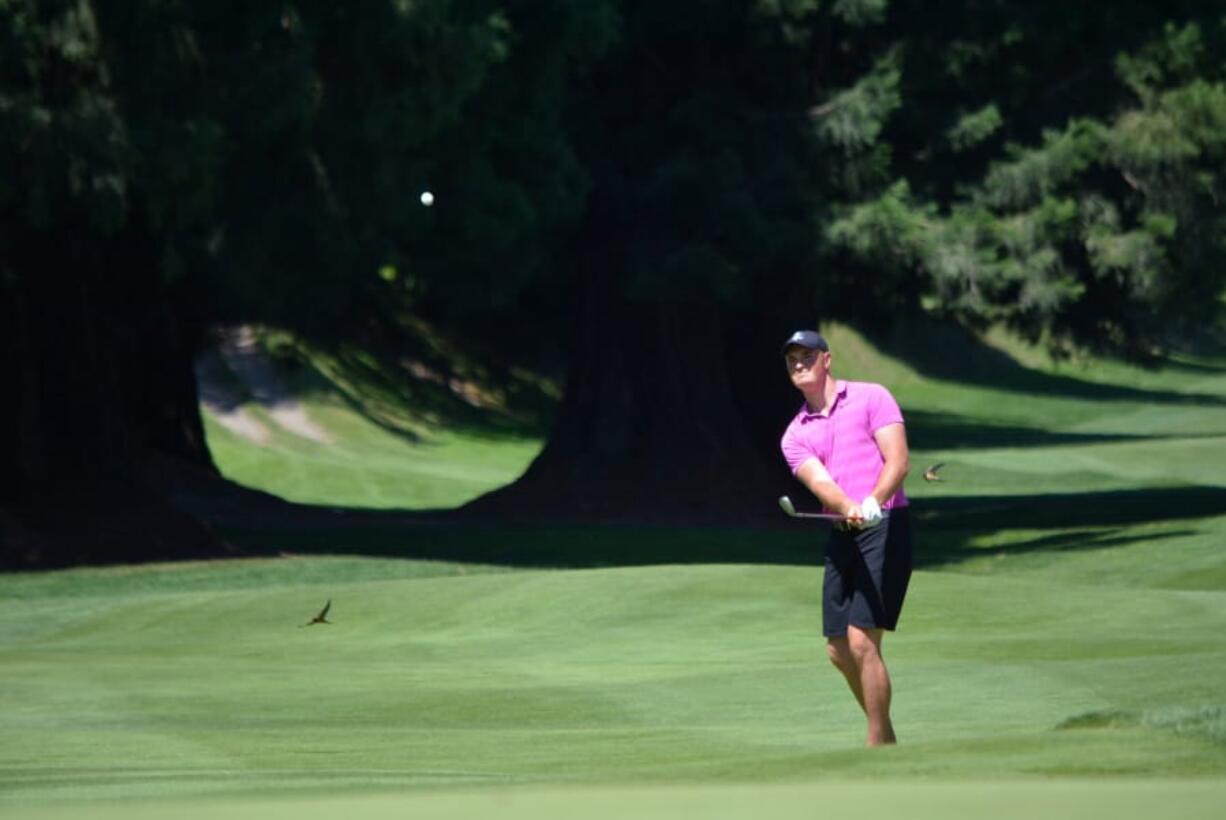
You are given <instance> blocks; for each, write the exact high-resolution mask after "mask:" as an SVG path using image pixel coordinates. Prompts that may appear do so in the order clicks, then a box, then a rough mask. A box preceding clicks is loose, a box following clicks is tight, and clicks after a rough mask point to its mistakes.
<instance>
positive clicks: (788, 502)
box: [779, 495, 796, 518]
mask: <svg viewBox="0 0 1226 820" xmlns="http://www.w3.org/2000/svg"><path fill="white" fill-rule="evenodd" d="M779 507H780V508H781V509H782V510H783V511H784V512H785V513H787V514H788V515H790V516H791V517H792V518H795V517H796V508H795V507H794V506H792V499H790V498H788V497H787V496H786V495H781V496H779Z"/></svg>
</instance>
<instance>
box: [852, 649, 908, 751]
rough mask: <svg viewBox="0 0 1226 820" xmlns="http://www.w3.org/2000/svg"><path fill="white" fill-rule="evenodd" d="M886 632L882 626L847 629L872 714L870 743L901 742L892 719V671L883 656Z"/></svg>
mask: <svg viewBox="0 0 1226 820" xmlns="http://www.w3.org/2000/svg"><path fill="white" fill-rule="evenodd" d="M883 634H884V630H881V629H861V628H859V627H856V626H849V627H848V628H847V644H848V647H849V649H850V650H851V656H852V658H853V659H854V660H855V665H856V668H857V669H858V670H859V673H860V695H861V698H862V705H863V707H864V714H865V716H867V717H868V738H867V740H866V741H865V743H866V745H868V746H882V745H885V744H887V743H895V742H897V738H896V737H895V735H894V725H893V724H892V723H891V722H890V699H891V696H892V694H893V692H892V689H891V686H890V673H889V670H887V669H886V667H885V661H884V660H883V659H882V657H881V638H882V635H883Z"/></svg>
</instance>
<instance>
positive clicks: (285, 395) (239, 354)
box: [196, 325, 332, 446]
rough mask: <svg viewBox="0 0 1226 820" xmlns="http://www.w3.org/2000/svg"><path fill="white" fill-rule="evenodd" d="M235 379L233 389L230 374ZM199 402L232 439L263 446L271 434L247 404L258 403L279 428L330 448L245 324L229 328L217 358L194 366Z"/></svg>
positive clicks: (204, 358)
mask: <svg viewBox="0 0 1226 820" xmlns="http://www.w3.org/2000/svg"><path fill="white" fill-rule="evenodd" d="M227 370H228V371H229V374H233V378H236V379H238V381H239V383H240V384H239V385H235V384H233V379H231V378H227V376H228V375H229V374H227V373H226V371H227ZM196 380H197V384H198V386H199V390H200V402H201V404H203V405H204V408H205V410H206V411H207V412H208V413H209V414H210V415H212V416H213V418H215V419H216V420H217V423H218V424H220V425H222V426H223V427H225V428H226V429H227V430H229V431H231V432H232V433H234V434H235V435H239V436H242V437H243V438H245V439H247V440H248V441H251V442H253V443H255V444H259V445H261V446H266V445H267V444H268V442H269V439H270V438H271V433H270V431H269V429H268V427H267V426H266V425H264V424H263V423H262V422H261V421H260V420H259V419H257V418H255V416H253V415H252V414H251V413H250V412H249V410H248V409H247V405H248V404H250V403H255V404H258V405H259V406H260V407H261V408H262V409H263V410H264V412H265V413H266V414H267V415H268V417H269V418H270V419H271V420H272V422H273V423H274V424H276V425H277V426H278V427H280V428H281V429H283V430H285V431H287V432H289V433H292V434H293V435H296V436H299V437H300V438H305V439H309V440H310V441H314V442H316V443H319V444H331V443H332V438H331V437H330V436H329V435H328V432H327V431H326V430H324V429H323V428H322V427H320V426H319V425H318V424H316V423H315V422H313V421H311V419H310V417H308V416H307V413H306V409H305V408H304V407H303V406H302V404H301V403H300V402H299V401H298V400H297V399H295V398H294V396H293V395H292V394H291V393H290V392H289V391H288V390H286V388H285V385H284V383H283V382H282V381H281V378H280V376H279V375H278V374H277V372H276V369H275V368H274V367H273V366H272V364H271V363H270V362H269V361H268V357H267V356H266V355H265V354H264V351H263V350H261V349H260V345H259V343H258V342H257V340H256V338H255V333H254V332H253V331H252V329H251V328H250V327H249V326H247V325H240V326H238V327H233V328H229V329H227V330H226V331H225V332H224V334H223V336H222V340H221V344H220V345H219V346H218V348H217V351H216V352H215V353H209V354H206V355H204V356H202V357H200V359H199V360H198V361H197V362H196Z"/></svg>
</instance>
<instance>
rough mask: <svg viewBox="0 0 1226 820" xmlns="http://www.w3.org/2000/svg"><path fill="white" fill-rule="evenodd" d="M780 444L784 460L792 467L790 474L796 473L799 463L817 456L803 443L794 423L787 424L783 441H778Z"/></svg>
mask: <svg viewBox="0 0 1226 820" xmlns="http://www.w3.org/2000/svg"><path fill="white" fill-rule="evenodd" d="M780 446H781V448H782V450H783V459H784V461H786V462H787V463H788V467H790V468H791V469H792V475H796V471H797V470H799V469H800V465H802V464H804V463H805V462H806V461H808V460H809V459H811V458H815V457H816V456H817V454H816V453H814V452H813V451H812V450H810V449H809V448H808V447H807V446H806V445H805V443H804V441H803V439H802V438H801V437H800V435H799V434H798V433H797V432H796V425H794V424H789V425H788V429H787V430H786V431H784V433H783V441H782V442H780Z"/></svg>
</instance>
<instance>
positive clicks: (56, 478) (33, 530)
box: [0, 232, 223, 567]
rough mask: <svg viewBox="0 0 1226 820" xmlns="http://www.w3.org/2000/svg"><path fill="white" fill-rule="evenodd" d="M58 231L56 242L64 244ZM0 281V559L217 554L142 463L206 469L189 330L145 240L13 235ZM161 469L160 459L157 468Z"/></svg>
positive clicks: (213, 541)
mask: <svg viewBox="0 0 1226 820" xmlns="http://www.w3.org/2000/svg"><path fill="white" fill-rule="evenodd" d="M66 234H67V235H66ZM5 262H7V263H8V264H7V265H5V268H7V273H8V276H7V277H6V278H5V279H4V280H3V283H2V284H0V351H2V352H0V356H3V358H4V360H5V361H4V364H5V365H6V367H5V373H6V377H7V379H8V384H9V390H8V391H6V393H7V395H6V396H5V400H4V401H0V459H3V464H4V465H5V468H4V469H3V471H2V477H0V546H2V547H3V551H2V552H0V564H2V565H3V566H6V567H14V566H55V565H64V564H69V563H81V562H115V561H130V560H144V559H150V558H170V557H183V556H201V555H207V554H216V553H218V552H219V551H222V549H223V547H222V545H221V543H220V541H219V540H218V539H217V538H216V537H215V536H214V535H213V534H211V533H210V532H208V530H207V529H206V528H205V527H204V526H203V525H201V524H200V523H199V522H197V521H195V520H194V519H192V518H190V517H188V516H186V515H184V514H182V513H178V512H175V511H174V510H172V509H171V508H170V507H169V506H168V505H167V504H166V503H165V500H164V498H163V495H162V492H161V489H160V488H159V487H158V486H157V484H156V479H154V478H153V476H152V474H151V473H150V472H149V469H148V467H149V462H150V459H151V458H152V457H155V456H156V457H157V458H159V459H166V458H168V459H171V460H173V461H178V462H182V463H184V464H189V465H193V466H194V467H195V468H196V469H203V470H206V471H212V472H214V473H215V471H214V470H213V467H212V460H211V457H210V456H209V453H208V449H207V446H206V444H205V440H204V432H203V426H202V424H201V419H200V412H199V408H198V406H197V402H196V386H195V381H194V378H193V375H192V367H191V363H192V348H193V345H194V329H193V328H192V326H191V323H190V321H185V320H184V319H183V318H182V317H183V315H184V314H183V313H182V312H181V311H179V310H176V309H175V306H174V303H173V299H174V297H173V295H172V294H171V293H170V291H169V290H168V289H167V288H166V287H165V286H164V285H163V283H162V282H161V280H160V277H159V274H158V269H157V266H156V264H155V257H154V255H153V254H152V253H151V252H149V249H148V248H147V247H146V243H143V242H141V241H140V240H139V239H138V240H133V239H132V238H130V237H119V238H116V239H115V240H113V241H112V242H109V243H107V245H106V246H104V247H102V248H101V249H100V248H98V246H97V245H93V246H90V247H77V246H74V244H73V242H72V240H71V234H69V233H68V232H65V234H60V235H58V236H35V235H31V236H28V237H26V240H25V241H24V242H23V243H22V248H20V249H18V252H17V253H14V254H13V256H12V257H11V258H10V259H7V260H5ZM163 463H164V462H163Z"/></svg>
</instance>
